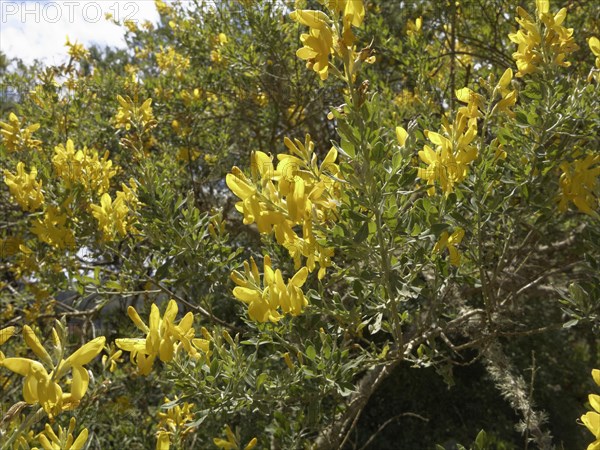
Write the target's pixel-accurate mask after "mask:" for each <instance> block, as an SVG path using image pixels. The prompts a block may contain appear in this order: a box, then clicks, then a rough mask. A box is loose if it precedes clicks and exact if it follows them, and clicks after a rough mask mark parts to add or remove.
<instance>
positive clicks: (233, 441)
mask: <svg viewBox="0 0 600 450" xmlns="http://www.w3.org/2000/svg"><path fill="white" fill-rule="evenodd" d="M225 435H226V436H227V439H221V438H214V439H213V442H214V444H215V445H216V446H217V447H219V448H220V449H221V450H241V447H240V440H239V438H238V437H237V436H236V435H235V434H234V433H233V431H231V428H230V427H229V425H225ZM256 444H258V439H256V438H252V439H251V440H250V442H248V443H247V444H246V446H245V447H244V450H252V449H253V448H254V447H256Z"/></svg>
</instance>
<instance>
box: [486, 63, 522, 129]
mask: <svg viewBox="0 0 600 450" xmlns="http://www.w3.org/2000/svg"><path fill="white" fill-rule="evenodd" d="M512 78H513V71H512V69H510V68H509V69H506V70H505V71H504V73H503V74H502V77H500V80H499V81H498V85H497V86H496V89H495V90H494V92H495V93H498V94H499V95H500V100H499V101H498V103H496V104H495V105H494V108H493V109H492V115H493V114H494V113H495V112H502V111H504V112H506V113H507V114H508V116H509V117H513V116H514V115H515V113H514V112H513V111H511V110H510V108H512V107H513V106H515V104H516V103H517V91H516V90H514V89H513V90H510V89H509V86H510V82H511V80H512Z"/></svg>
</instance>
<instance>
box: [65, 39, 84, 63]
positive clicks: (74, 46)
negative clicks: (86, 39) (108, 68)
mask: <svg viewBox="0 0 600 450" xmlns="http://www.w3.org/2000/svg"><path fill="white" fill-rule="evenodd" d="M65 46H66V47H67V48H68V50H67V53H68V54H69V56H70V57H71V58H73V59H74V60H81V59H86V58H87V57H88V56H89V55H90V52H88V51H87V50H86V48H85V47H84V46H83V45H82V44H80V43H79V42H77V41H75V42H73V43H72V42H71V41H70V40H69V37H68V36H67V42H66V43H65Z"/></svg>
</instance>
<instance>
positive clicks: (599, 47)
mask: <svg viewBox="0 0 600 450" xmlns="http://www.w3.org/2000/svg"><path fill="white" fill-rule="evenodd" d="M588 45H589V46H590V50H591V51H592V53H593V54H594V56H595V57H596V70H595V72H594V77H595V78H596V81H599V82H600V39H598V38H597V37H596V36H592V37H591V38H589V40H588ZM590 76H591V75H590Z"/></svg>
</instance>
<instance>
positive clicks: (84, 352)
mask: <svg viewBox="0 0 600 450" xmlns="http://www.w3.org/2000/svg"><path fill="white" fill-rule="evenodd" d="M105 343H106V338H105V337H104V336H100V337H97V338H96V339H92V340H91V341H90V342H88V343H86V344H84V345H83V346H82V347H81V348H78V349H77V350H75V352H73V354H72V355H71V356H69V357H68V358H67V360H66V361H67V362H68V363H70V364H71V365H73V366H83V365H85V364H87V363H89V362H90V361H91V360H92V359H94V358H95V357H96V356H98V354H99V353H100V352H101V351H102V349H103V348H104V344H105Z"/></svg>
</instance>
